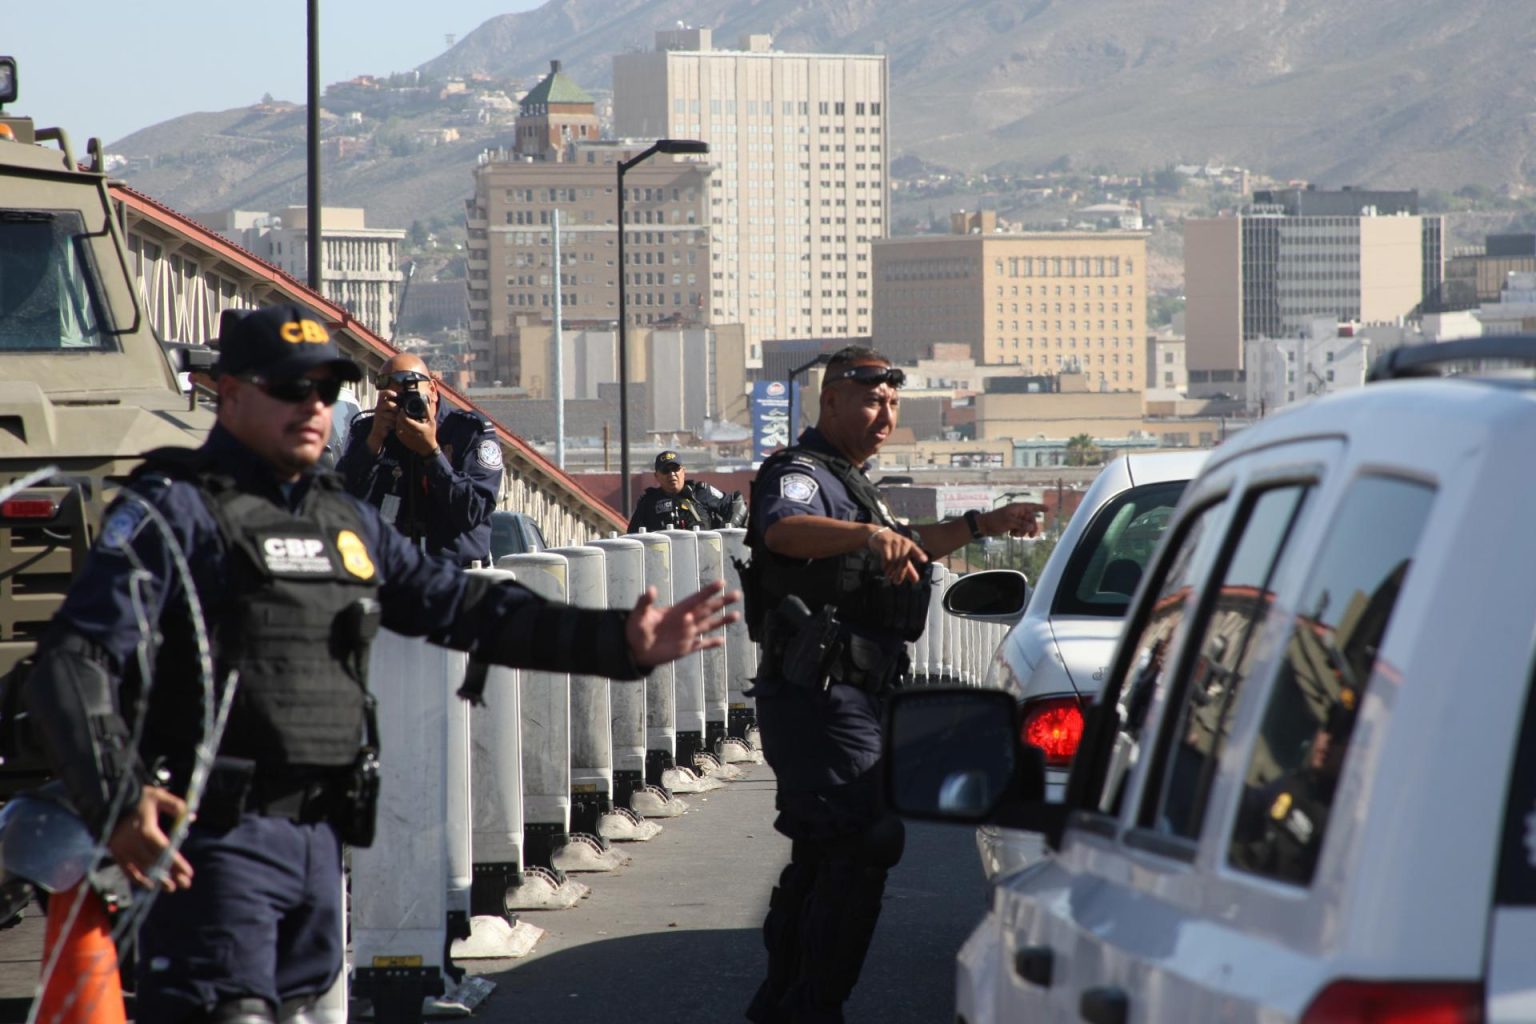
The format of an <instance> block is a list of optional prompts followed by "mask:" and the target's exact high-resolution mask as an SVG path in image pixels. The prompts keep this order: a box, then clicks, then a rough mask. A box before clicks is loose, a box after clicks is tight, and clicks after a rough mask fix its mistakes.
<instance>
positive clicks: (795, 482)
mask: <svg viewBox="0 0 1536 1024" xmlns="http://www.w3.org/2000/svg"><path fill="white" fill-rule="evenodd" d="M819 490H821V484H818V483H817V482H816V478H815V477H811V476H806V475H805V474H804V473H790V474H789V475H788V476H784V477H780V478H779V497H781V498H788V499H789V500H790V501H798V502H799V503H800V504H802V505H809V504H810V502H811V499H812V498H814V497H816V492H817V491H819Z"/></svg>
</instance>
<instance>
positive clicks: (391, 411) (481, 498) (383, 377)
mask: <svg viewBox="0 0 1536 1024" xmlns="http://www.w3.org/2000/svg"><path fill="white" fill-rule="evenodd" d="M375 383H376V384H377V386H378V388H379V401H378V405H377V406H376V407H375V408H374V410H373V412H372V413H364V414H363V415H361V416H358V417H357V419H355V420H354V421H353V422H352V428H351V432H350V434H349V436H348V439H347V446H346V449H345V451H343V453H342V456H341V460H340V461H339V462H338V463H337V464H336V471H337V472H338V473H340V474H341V476H342V479H344V480H345V481H346V485H347V490H348V491H349V492H350V493H352V494H354V495H356V496H357V497H359V498H362V499H363V500H364V501H366V502H368V503H369V504H370V505H372V506H374V507H375V508H377V509H378V510H379V514H380V516H381V517H382V518H383V519H384V521H385V522H387V523H392V524H393V525H394V527H395V528H396V529H397V530H399V531H400V532H401V533H403V534H404V535H405V536H406V537H408V538H410V539H411V541H412V542H413V543H417V544H419V545H421V546H422V548H423V550H425V551H426V552H427V553H428V554H432V555H442V556H444V557H446V558H449V559H451V560H452V561H453V562H454V563H455V564H457V565H459V566H468V565H470V564H471V563H473V562H477V561H478V562H481V563H487V564H488V563H489V561H490V555H491V513H492V512H494V511H495V510H496V504H497V502H498V501H499V500H500V498H501V472H502V464H501V442H500V441H498V440H497V438H496V432H495V430H493V429H492V427H491V424H490V423H489V422H488V421H487V420H485V419H483V418H482V417H480V416H479V415H477V414H475V413H472V412H467V411H464V410H461V409H454V410H452V411H449V410H447V409H445V408H443V407H442V406H441V405H440V403H439V402H438V392H437V381H436V380H434V379H433V378H432V375H431V374H429V373H428V372H427V366H426V364H425V363H423V362H422V361H421V359H420V357H418V356H413V355H411V354H409V353H406V352H402V353H400V354H399V355H397V356H395V357H394V358H393V359H391V360H390V361H389V362H387V363H385V364H384V369H383V370H382V371H380V373H379V375H378V378H377V379H376V381H375Z"/></svg>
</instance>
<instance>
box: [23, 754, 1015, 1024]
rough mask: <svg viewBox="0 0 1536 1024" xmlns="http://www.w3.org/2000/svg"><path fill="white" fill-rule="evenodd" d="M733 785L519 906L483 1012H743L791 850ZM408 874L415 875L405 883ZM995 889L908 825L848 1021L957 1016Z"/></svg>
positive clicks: (731, 1017) (488, 970)
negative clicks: (964, 975)
mask: <svg viewBox="0 0 1536 1024" xmlns="http://www.w3.org/2000/svg"><path fill="white" fill-rule="evenodd" d="M742 767H746V768H747V769H748V771H747V774H746V776H745V777H744V778H743V779H741V780H739V781H736V782H732V783H730V784H728V785H727V786H726V788H724V789H720V790H716V791H714V792H712V793H704V794H691V795H687V796H685V797H684V799H686V800H687V801H688V803H689V805H690V808H691V809H690V810H689V812H688V813H687V814H685V815H683V816H682V817H679V818H670V819H663V820H662V824H663V831H662V832H661V834H660V835H658V836H657V837H656V838H654V839H652V840H650V841H649V842H645V843H626V844H620V849H622V850H623V851H624V852H625V853H626V854H627V855H628V856H629V858H630V859H629V863H627V864H626V865H624V866H623V867H621V868H619V869H618V870H616V871H613V872H605V873H594V874H582V875H579V876H577V877H578V878H580V879H581V880H582V881H583V882H585V883H586V884H588V885H589V886H590V887H591V890H592V891H591V894H590V895H589V896H588V897H587V898H586V899H584V900H582V901H581V903H579V904H578V905H577V906H575V907H573V908H571V909H570V910H559V911H541V912H531V913H526V912H525V913H524V914H523V919H524V920H526V921H528V922H530V923H532V924H536V925H538V926H539V927H540V928H543V929H544V930H545V934H544V936H543V937H542V938H541V939H540V940H539V942H538V943H537V944H536V945H535V946H534V948H533V951H532V952H531V953H530V954H529V955H528V956H526V957H523V958H522V959H519V960H481V961H468V962H465V963H464V964H463V965H462V966H464V967H465V968H466V969H467V970H468V971H469V973H471V974H475V975H482V976H484V977H485V978H486V979H488V980H490V981H492V982H494V983H495V986H496V987H495V989H494V991H492V992H491V993H490V995H489V996H488V997H486V998H485V1000H484V1001H483V1002H481V1003H480V1004H479V1006H478V1007H477V1009H476V1011H475V1014H474V1019H475V1020H478V1021H484V1022H487V1024H513V1022H517V1024H526V1022H527V1021H533V1020H547V1021H563V1022H573V1024H584V1022H589V1021H590V1022H594V1024H596V1022H629V1021H640V1022H650V1021H666V1022H669V1024H670V1022H680V1024H718V1022H722V1021H741V1020H743V1019H744V1018H743V1016H742V1011H743V1010H744V1009H745V1008H746V1005H747V1003H748V1001H749V1000H750V999H751V997H752V993H753V992H754V991H755V990H756V988H757V985H758V983H759V981H760V980H761V977H762V973H761V972H762V969H763V963H764V954H763V948H762V939H761V934H760V932H759V927H760V925H761V923H762V917H763V913H764V911H765V910H766V909H767V905H768V892H769V890H770V889H771V888H772V887H773V884H774V882H775V881H776V880H777V879H778V875H779V871H780V870H781V869H782V868H783V865H784V863H785V862H786V860H787V859H788V857H789V842H788V840H786V839H784V837H782V836H780V835H779V834H778V833H777V832H775V831H773V827H772V822H773V775H772V773H771V772H770V771H769V769H768V768H767V767H766V766H763V765H758V766H742ZM402 881H403V882H405V881H407V880H402ZM986 898H987V887H986V883H985V882H984V881H983V879H982V875H981V867H980V865H979V863H978V861H977V857H976V847H975V842H974V839H973V833H972V830H971V829H969V828H961V827H945V826H936V825H917V824H912V823H909V824H908V826H907V849H906V855H905V856H904V857H903V858H902V862H901V864H900V865H899V866H897V868H896V869H895V871H893V872H892V874H891V879H890V882H889V885H888V886H887V888H886V895H885V907H884V910H883V912H882V914H881V919H880V925H879V929H878V931H877V933H876V936H875V942H874V946H873V947H872V948H871V950H870V953H869V958H868V960H867V961H866V963H865V967H864V975H863V978H862V979H861V981H860V983H859V987H858V989H857V990H855V992H854V996H853V999H852V1000H851V1001H850V1002H849V1004H848V1007H847V1018H848V1020H849V1021H850V1024H862V1022H880V1024H946V1022H949V1021H953V1020H954V954H955V951H956V950H957V949H958V948H959V946H960V943H961V942H962V941H963V940H964V939H965V937H966V935H967V934H969V932H970V930H971V928H972V927H974V926H975V924H976V922H977V921H978V920H979V919H980V918H981V915H982V913H983V911H984V909H985V900H986ZM43 923H44V922H43V920H42V918H41V917H39V916H38V915H37V912H36V908H32V909H31V910H30V911H29V915H28V917H27V918H26V920H24V921H23V922H22V924H21V925H20V926H19V927H16V928H12V929H9V930H7V931H3V932H0V1022H5V1021H24V1020H26V1004H27V1002H28V997H29V996H30V994H31V991H32V986H33V984H34V983H35V982H36V979H37V972H38V967H39V963H38V961H39V957H40V955H41V946H42V928H43Z"/></svg>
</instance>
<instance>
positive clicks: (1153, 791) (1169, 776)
mask: <svg viewBox="0 0 1536 1024" xmlns="http://www.w3.org/2000/svg"><path fill="white" fill-rule="evenodd" d="M1309 491H1310V488H1309V487H1308V486H1307V485H1305V484H1299V483H1298V484H1291V485H1287V486H1284V487H1274V488H1270V489H1267V490H1263V491H1260V492H1258V493H1257V494H1256V495H1250V496H1249V497H1248V498H1247V499H1246V501H1245V502H1244V511H1243V512H1242V513H1241V514H1240V515H1239V516H1238V517H1237V524H1238V525H1237V526H1236V527H1235V529H1234V530H1233V531H1232V533H1233V534H1234V536H1235V539H1231V540H1229V541H1228V543H1227V549H1228V551H1229V552H1230V553H1229V554H1228V555H1227V558H1226V564H1225V566H1224V567H1223V568H1222V570H1221V573H1220V580H1221V583H1220V586H1219V587H1217V588H1216V589H1215V591H1214V592H1213V593H1211V594H1210V595H1208V596H1207V598H1206V601H1205V605H1206V607H1205V608H1204V609H1203V611H1202V621H1201V622H1200V624H1199V625H1198V626H1195V627H1192V631H1191V636H1190V639H1189V640H1188V641H1187V642H1186V643H1185V645H1184V649H1185V650H1187V651H1189V652H1191V653H1190V655H1189V656H1188V658H1187V659H1186V661H1187V662H1188V664H1189V667H1188V668H1186V669H1184V670H1183V671H1182V672H1181V673H1180V678H1179V679H1177V680H1175V681H1174V683H1173V685H1174V687H1175V690H1174V695H1173V696H1172V697H1170V698H1169V708H1170V711H1169V713H1168V715H1167V716H1166V721H1165V723H1164V726H1163V734H1162V736H1161V737H1160V738H1159V742H1158V754H1157V761H1156V762H1154V764H1153V765H1152V767H1151V771H1150V772H1149V774H1148V783H1147V787H1146V794H1147V795H1146V799H1145V803H1144V806H1143V808H1142V813H1141V819H1140V822H1139V823H1140V824H1141V825H1142V826H1143V827H1147V828H1151V829H1153V830H1154V831H1157V832H1161V833H1163V834H1165V835H1173V836H1179V837H1182V838H1185V839H1194V838H1196V837H1197V836H1198V835H1199V834H1200V825H1201V821H1202V820H1203V819H1204V817H1205V809H1206V802H1207V800H1208V799H1209V797H1210V792H1211V783H1212V781H1213V780H1214V778H1215V775H1216V764H1217V761H1218V759H1219V758H1220V756H1221V749H1222V746H1223V744H1224V743H1225V741H1226V738H1227V735H1228V733H1229V731H1230V730H1231V725H1232V713H1233V710H1234V708H1235V707H1236V704H1237V696H1238V693H1239V691H1240V690H1241V689H1242V686H1243V681H1244V680H1245V679H1247V677H1248V673H1249V672H1250V671H1251V670H1252V668H1253V666H1254V661H1255V658H1254V655H1255V652H1256V651H1257V649H1258V645H1257V644H1256V642H1255V641H1256V639H1257V636H1258V634H1259V631H1260V628H1261V627H1262V625H1263V623H1264V621H1265V620H1266V619H1267V618H1268V616H1269V611H1270V607H1271V605H1272V604H1273V602H1274V580H1275V578H1276V575H1277V573H1278V570H1279V568H1280V563H1281V561H1282V560H1283V559H1284V558H1285V556H1286V554H1287V552H1288V550H1289V549H1288V548H1287V547H1286V540H1287V538H1289V537H1290V535H1291V533H1292V531H1293V528H1294V526H1295V524H1296V521H1297V519H1298V518H1299V516H1300V514H1301V510H1302V507H1303V505H1304V504H1305V502H1306V497H1307V494H1308V493H1309Z"/></svg>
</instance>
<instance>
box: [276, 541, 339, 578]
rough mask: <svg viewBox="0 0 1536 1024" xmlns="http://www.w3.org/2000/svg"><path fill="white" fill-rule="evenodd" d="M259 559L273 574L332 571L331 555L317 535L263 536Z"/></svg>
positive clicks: (310, 574) (314, 574) (319, 573)
mask: <svg viewBox="0 0 1536 1024" xmlns="http://www.w3.org/2000/svg"><path fill="white" fill-rule="evenodd" d="M261 559H262V562H263V563H264V564H265V565H266V567H267V571H268V572H271V573H274V574H281V575H288V576H322V575H329V574H330V572H331V571H332V566H331V556H330V554H329V553H328V552H327V551H326V550H325V541H323V540H321V539H320V538H319V537H313V536H310V537H273V536H267V537H263V538H261Z"/></svg>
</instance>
